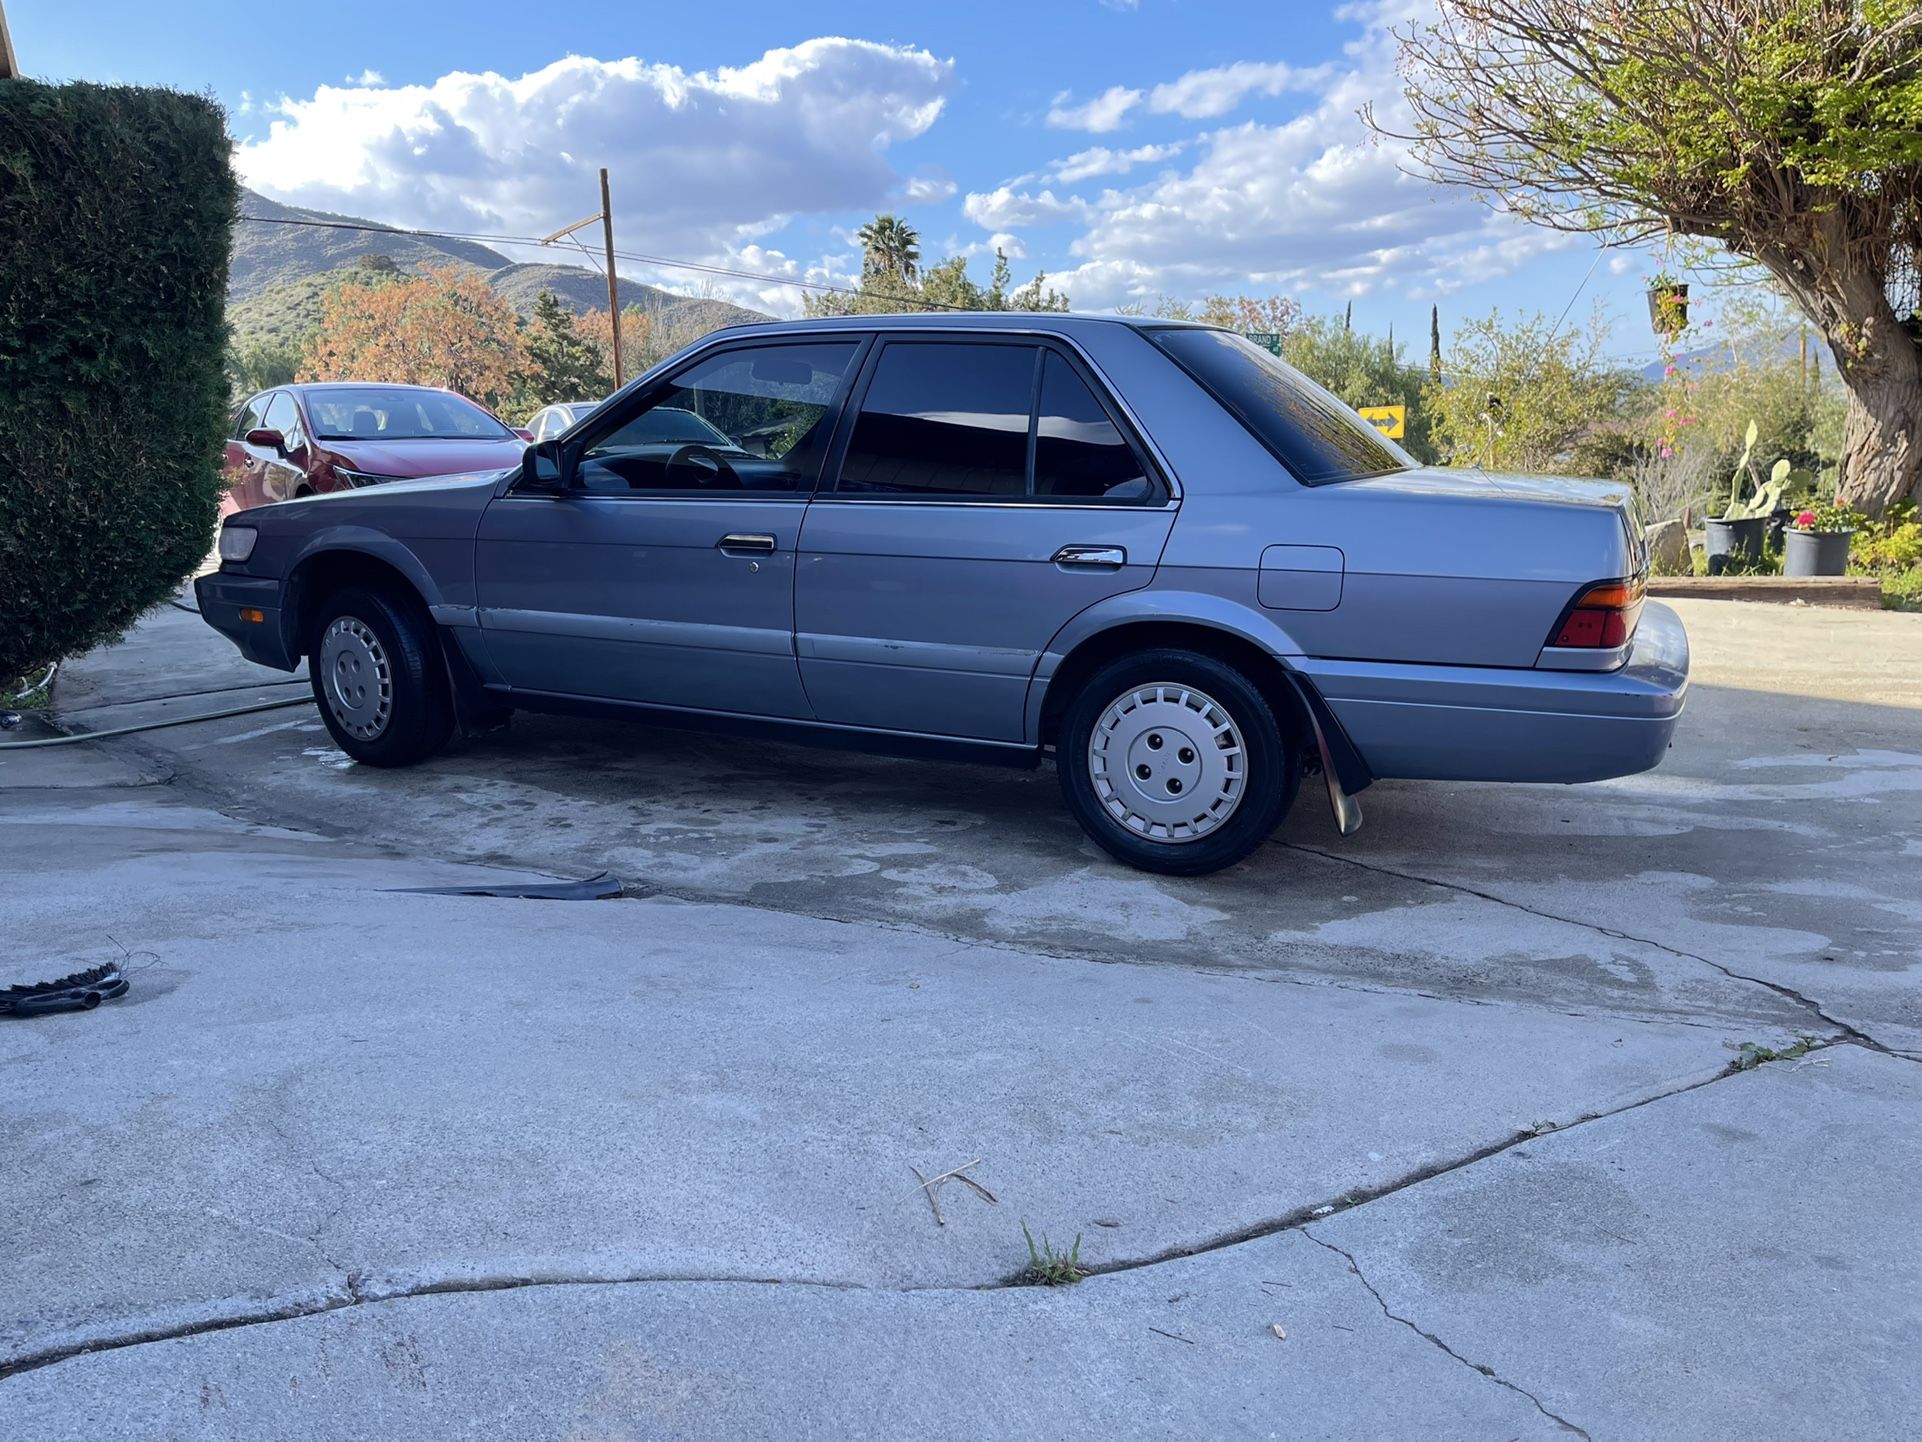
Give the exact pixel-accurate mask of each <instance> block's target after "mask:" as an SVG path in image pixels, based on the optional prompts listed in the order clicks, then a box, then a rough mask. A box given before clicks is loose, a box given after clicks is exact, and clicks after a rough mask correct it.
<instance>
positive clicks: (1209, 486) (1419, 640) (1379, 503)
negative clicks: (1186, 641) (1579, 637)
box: [1050, 326, 1637, 666]
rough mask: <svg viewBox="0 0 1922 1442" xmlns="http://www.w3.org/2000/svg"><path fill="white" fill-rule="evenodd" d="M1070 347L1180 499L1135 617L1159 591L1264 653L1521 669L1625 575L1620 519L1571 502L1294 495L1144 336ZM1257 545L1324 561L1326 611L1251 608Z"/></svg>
mask: <svg viewBox="0 0 1922 1442" xmlns="http://www.w3.org/2000/svg"><path fill="white" fill-rule="evenodd" d="M1084 343H1085V344H1086V346H1087V348H1088V350H1089V351H1090V353H1091V354H1092V355H1093V356H1094V358H1095V360H1096V362H1097V363H1098V364H1099V365H1100V366H1101V368H1102V370H1103V371H1104V372H1105V373H1106V374H1107V376H1108V378H1109V379H1110V380H1111V381H1112V382H1113V383H1114V384H1115V385H1116V386H1117V387H1118V388H1119V389H1120V390H1121V392H1122V395H1123V398H1124V399H1125V401H1126V402H1127V404H1128V406H1129V408H1130V409H1131V410H1132V411H1133V413H1134V414H1135V416H1136V418H1137V419H1138V420H1139V422H1140V424H1141V426H1142V427H1143V429H1144V430H1146V432H1147V433H1148V435H1149V436H1150V437H1151V438H1152V440H1153V443H1154V445H1155V446H1156V448H1157V449H1158V450H1159V451H1160V453H1161V456H1162V459H1163V460H1164V461H1165V462H1166V464H1167V465H1168V467H1169V468H1170V470H1171V471H1172V472H1173V473H1174V476H1175V478H1176V481H1177V483H1178V484H1179V486H1180V489H1181V493H1182V497H1181V510H1180V515H1179V517H1178V519H1177V520H1176V522H1175V527H1174V532H1173V534H1172V535H1171V536H1170V537H1169V540H1168V545H1167V548H1166V549H1165V550H1164V551H1163V553H1162V558H1161V567H1160V569H1159V570H1158V571H1157V573H1156V575H1155V580H1154V584H1153V586H1152V587H1151V588H1150V591H1149V592H1148V593H1147V594H1146V595H1145V596H1143V597H1142V598H1141V602H1140V603H1139V604H1146V605H1148V606H1149V608H1150V609H1157V610H1158V609H1161V608H1159V607H1154V606H1153V605H1152V602H1153V598H1154V597H1155V596H1156V595H1157V594H1160V593H1164V592H1174V593H1184V594H1186V593H1203V594H1207V595H1211V596H1215V597H1219V598H1221V599H1222V600H1223V601H1225V602H1228V603H1230V605H1231V606H1232V608H1233V609H1234V610H1235V611H1236V612H1237V613H1239V614H1240V615H1243V616H1248V615H1253V616H1256V617H1259V618H1261V621H1260V623H1257V624H1255V625H1254V626H1252V627H1251V628H1248V629H1252V630H1254V631H1256V632H1257V633H1261V634H1265V635H1267V636H1268V637H1269V641H1270V644H1271V645H1272V646H1274V647H1275V649H1277V650H1278V652H1279V653H1280V654H1290V653H1293V654H1302V655H1312V656H1326V657H1341V658H1352V659H1358V660H1382V661H1396V662H1417V663H1429V664H1443V665H1464V666H1533V665H1534V664H1535V661H1536V659H1537V657H1538V656H1539V654H1540V651H1541V648H1542V646H1543V644H1544V642H1545V641H1546V640H1547V638H1548V633H1549V629H1550V628H1551V627H1552V626H1553V625H1554V624H1555V622H1556V620H1557V619H1558V618H1559V617H1560V615H1561V613H1562V610H1563V608H1564V607H1565V606H1566V605H1567V604H1568V602H1569V600H1570V599H1571V597H1572V596H1573V595H1574V594H1575V591H1576V590H1577V589H1578V588H1579V587H1581V586H1582V585H1584V584H1586V583H1588V582H1592V581H1599V580H1605V579H1608V578H1611V577H1615V576H1622V575H1626V574H1630V573H1631V572H1633V571H1634V569H1635V568H1636V564H1637V562H1636V559H1635V557H1634V556H1633V555H1632V553H1631V548H1630V541H1629V538H1628V535H1627V532H1626V530H1625V528H1624V527H1623V525H1622V523H1621V519H1620V516H1619V515H1618V514H1617V513H1616V512H1615V511H1613V510H1612V509H1610V508H1608V507H1606V506H1597V505H1594V504H1584V503H1583V502H1582V501H1581V500H1580V499H1578V497H1577V496H1576V495H1574V494H1571V495H1570V497H1569V498H1568V499H1567V500H1565V501H1556V500H1553V499H1544V498H1543V497H1541V496H1540V495H1533V496H1527V497H1523V496H1515V495H1509V494H1507V493H1505V492H1504V491H1503V489H1502V487H1501V486H1500V485H1499V484H1498V483H1496V482H1495V481H1493V480H1489V479H1484V478H1482V477H1481V476H1480V475H1479V474H1478V473H1476V472H1471V471H1462V472H1437V471H1433V470H1429V471H1422V472H1415V473H1410V474H1409V475H1407V476H1403V477H1396V476H1386V477H1379V478H1374V479H1368V480H1361V481H1349V482H1342V483H1338V484H1334V485H1325V486H1303V485H1300V484H1299V483H1297V482H1296V481H1295V480H1294V478H1293V477H1291V476H1290V475H1289V474H1288V472H1287V470H1286V469H1285V468H1284V467H1283V466H1282V465H1281V463H1280V462H1279V461H1277V460H1276V459H1275V457H1274V455H1273V454H1272V453H1271V452H1270V451H1269V450H1268V449H1267V448H1266V447H1265V446H1263V445H1262V444H1261V443H1260V442H1259V441H1257V440H1256V439H1255V438H1254V437H1253V436H1252V435H1250V434H1249V433H1248V431H1247V430H1246V429H1245V428H1244V427H1243V426H1242V425H1241V424H1240V422H1238V421H1237V420H1235V418H1234V417H1233V416H1232V415H1230V414H1229V413H1228V412H1226V411H1224V410H1223V409H1222V408H1221V407H1220V405H1219V404H1218V403H1217V402H1216V401H1215V399H1214V398H1213V397H1212V396H1210V395H1209V394H1208V393H1207V392H1206V391H1205V390H1203V389H1202V388H1201V387H1200V386H1199V385H1197V384H1196V383H1195V381H1194V380H1193V379H1192V378H1191V377H1189V375H1188V374H1187V373H1186V372H1185V371H1183V370H1182V369H1181V368H1180V367H1179V366H1177V365H1175V364H1174V362H1172V361H1171V360H1169V359H1168V358H1167V356H1165V355H1164V354H1162V352H1161V351H1160V350H1159V349H1157V348H1156V347H1155V345H1154V343H1153V342H1152V341H1150V340H1148V339H1147V338H1146V337H1144V336H1142V335H1140V334H1138V333H1137V332H1135V331H1133V330H1132V329H1127V328H1123V327H1118V326H1117V327H1112V328H1103V330H1102V332H1101V333H1099V334H1094V335H1090V336H1089V337H1087V338H1086V340H1085V342H1084ZM1270 546H1303V547H1325V548H1332V549H1334V550H1336V551H1339V552H1340V555H1341V569H1342V575H1341V584H1340V587H1339V591H1338V596H1339V600H1338V603H1337V604H1335V605H1334V606H1333V607H1332V608H1325V609H1324V608H1323V607H1326V599H1327V595H1328V592H1329V588H1328V587H1327V586H1325V585H1321V584H1317V585H1316V586H1315V587H1313V588H1312V593H1313V594H1314V595H1315V596H1316V598H1317V599H1316V601H1315V602H1314V604H1315V606H1316V607H1317V609H1295V608H1283V607H1273V606H1264V605H1262V604H1261V603H1260V601H1259V599H1258V594H1259V591H1260V587H1259V586H1258V581H1257V578H1258V576H1259V572H1260V566H1261V557H1262V552H1263V551H1264V550H1266V549H1267V548H1268V547H1270ZM1287 590H1288V588H1271V589H1270V595H1271V596H1285V595H1286V594H1287ZM1090 619H1092V618H1090ZM1264 623H1265V624H1264ZM1083 629H1085V626H1084V627H1083ZM1065 641H1066V638H1065V637H1064V639H1063V642H1061V643H1058V644H1057V645H1056V646H1055V647H1052V648H1050V649H1051V650H1056V651H1060V650H1065V649H1066V644H1065Z"/></svg>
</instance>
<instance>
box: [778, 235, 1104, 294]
mask: <svg viewBox="0 0 1922 1442" xmlns="http://www.w3.org/2000/svg"><path fill="white" fill-rule="evenodd" d="M881 218H882V219H884V220H885V219H888V218H889V217H886V216H883V217H881ZM910 233H912V232H910ZM1012 280H1013V274H1012V267H1011V266H1009V264H1008V257H1007V255H1006V254H1005V253H1004V252H1003V251H1000V250H996V251H995V253H994V273H993V277H992V279H991V280H990V281H989V283H988V288H987V289H986V290H983V289H982V288H981V287H980V286H979V285H978V284H976V283H975V281H974V279H973V278H972V277H971V276H970V275H969V274H968V260H967V257H966V256H961V255H954V256H949V257H948V258H947V259H946V260H944V261H942V262H941V263H940V264H939V265H937V266H934V267H932V268H931V269H928V270H925V271H922V272H921V273H920V275H919V277H918V278H916V279H912V280H904V279H902V278H901V276H900V275H898V274H896V273H894V272H891V271H868V272H866V273H864V274H863V275H862V277H861V285H860V288H859V289H858V290H857V291H855V292H854V293H853V294H851V295H850V294H846V293H840V292H828V293H824V294H820V295H811V296H809V297H808V298H807V300H806V301H805V302H804V303H803V305H804V308H805V310H806V312H807V314H809V315H898V314H903V313H913V312H917V311H930V310H986V311H1017V310H1026V311H1065V310H1066V309H1067V308H1068V298H1067V297H1066V296H1065V295H1062V294H1061V293H1060V292H1059V291H1057V290H1055V289H1054V287H1052V286H1050V285H1048V284H1047V274H1046V272H1042V273H1039V274H1037V275H1036V276H1035V278H1034V279H1033V280H1031V281H1029V282H1028V283H1027V284H1026V285H1024V286H1022V287H1021V289H1019V290H1017V291H1014V292H1012V293H1010V292H1009V290H1008V286H1009V284H1010V283H1011V282H1012Z"/></svg>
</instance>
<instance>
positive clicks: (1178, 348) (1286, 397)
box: [1146, 326, 1415, 486]
mask: <svg viewBox="0 0 1922 1442" xmlns="http://www.w3.org/2000/svg"><path fill="white" fill-rule="evenodd" d="M1146 334H1147V336H1148V338H1149V339H1150V340H1152V341H1153V342H1154V343H1155V344H1156V345H1158V346H1160V347H1161V349H1162V350H1163V351H1165V352H1167V354H1168V355H1169V356H1171V357H1173V359H1174V361H1175V363H1176V364H1178V365H1179V366H1180V367H1181V368H1182V369H1183V370H1185V371H1187V372H1188V374H1189V375H1191V376H1193V377H1194V378H1195V380H1196V381H1197V382H1199V383H1200V385H1201V387H1202V388H1203V389H1204V390H1206V391H1207V392H1208V393H1209V394H1210V395H1212V396H1213V397H1214V398H1215V399H1216V400H1217V401H1219V402H1220V403H1221V405H1222V407H1223V408H1224V409H1225V410H1227V411H1229V412H1230V413H1232V414H1233V415H1234V417H1235V419H1236V420H1238V421H1240V422H1241V423H1242V424H1243V425H1244V426H1246V427H1247V428H1248V430H1249V431H1250V432H1252V433H1253V435H1254V437H1255V439H1257V440H1258V441H1260V442H1261V443H1262V444H1263V445H1265V446H1267V447H1268V449H1269V450H1271V451H1273V452H1274V454H1275V458H1276V459H1277V460H1279V461H1280V462H1281V463H1282V464H1283V465H1284V466H1286V467H1287V468H1288V472H1289V474H1290V475H1292V476H1293V477H1294V478H1295V479H1296V480H1298V481H1300V482H1301V483H1302V484H1303V485H1307V486H1322V485H1327V484H1329V483H1330V482H1333V481H1352V480H1357V479H1359V478H1360V477H1362V476H1380V475H1386V474H1388V473H1390V472H1392V471H1405V470H1408V469H1410V468H1411V467H1413V466H1414V464H1415V461H1414V460H1413V458H1412V457H1410V456H1409V454H1408V453H1407V452H1406V451H1404V450H1403V449H1402V448H1401V447H1400V446H1398V445H1396V444H1395V443H1394V442H1393V441H1391V440H1389V439H1387V438H1386V437H1385V436H1383V435H1382V433H1381V432H1380V431H1378V430H1376V429H1375V428H1374V427H1373V426H1371V425H1369V424H1368V422H1366V421H1364V420H1363V419H1362V418H1361V417H1360V416H1358V415H1356V414H1355V412H1354V411H1352V410H1350V409H1349V408H1348V407H1347V406H1345V405H1343V404H1342V403H1341V402H1340V401H1339V400H1337V399H1336V398H1335V397H1334V396H1332V395H1330V394H1329V393H1328V392H1327V391H1325V390H1323V389H1322V388H1321V387H1320V386H1318V385H1316V384H1315V383H1314V382H1313V381H1311V380H1309V379H1308V377H1307V376H1305V375H1303V374H1302V373H1301V372H1300V371H1298V370H1296V369H1295V368H1294V367H1293V366H1291V365H1289V364H1287V363H1286V362H1284V361H1282V360H1280V359H1279V358H1278V357H1276V356H1274V355H1272V354H1270V353H1269V352H1268V351H1265V350H1263V349H1262V348H1261V347H1259V346H1257V345H1255V344H1253V343H1252V342H1250V341H1248V340H1245V339H1243V338H1242V337H1241V336H1238V335H1234V334H1231V333H1230V332H1228V331H1225V330H1212V329H1207V328H1204V327H1200V326H1195V327H1187V326H1181V327H1175V326H1170V327H1167V328H1165V329H1151V330H1148V331H1147V332H1146Z"/></svg>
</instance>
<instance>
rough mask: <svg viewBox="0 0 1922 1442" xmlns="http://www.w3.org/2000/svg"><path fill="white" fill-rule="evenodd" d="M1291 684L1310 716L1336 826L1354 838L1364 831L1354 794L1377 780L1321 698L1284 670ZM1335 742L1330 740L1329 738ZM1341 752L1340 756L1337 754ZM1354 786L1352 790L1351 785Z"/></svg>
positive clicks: (1304, 683)
mask: <svg viewBox="0 0 1922 1442" xmlns="http://www.w3.org/2000/svg"><path fill="white" fill-rule="evenodd" d="M1283 674H1284V675H1285V676H1287V678H1288V684H1289V685H1290V686H1292V687H1294V688H1295V695H1296V696H1297V697H1299V698H1300V700H1301V709H1302V711H1303V712H1304V713H1305V714H1306V715H1307V717H1308V725H1309V729H1311V730H1312V731H1313V732H1314V733H1315V750H1316V752H1317V754H1318V755H1319V756H1320V758H1321V779H1322V780H1323V781H1324V782H1326V783H1327V786H1328V809H1329V811H1330V812H1331V813H1332V814H1333V815H1334V818H1335V826H1336V828H1337V829H1338V830H1339V831H1340V832H1341V834H1342V835H1343V836H1353V835H1354V834H1355V833H1356V832H1357V831H1359V830H1361V803H1360V802H1359V801H1357V800H1355V797H1354V792H1355V791H1359V790H1361V789H1362V788H1363V787H1364V786H1366V785H1368V783H1369V782H1370V781H1372V780H1373V779H1374V778H1373V777H1371V776H1369V775H1368V771H1367V767H1366V766H1365V765H1364V764H1363V763H1362V759H1361V757H1360V755H1359V754H1358V753H1357V752H1356V751H1355V748H1354V744H1353V743H1352V742H1350V741H1349V739H1348V738H1347V737H1346V736H1345V735H1343V734H1342V732H1341V727H1340V723H1339V722H1337V721H1336V720H1335V718H1334V717H1333V716H1332V715H1326V714H1325V709H1326V708H1325V707H1324V705H1323V703H1322V700H1321V697H1319V696H1317V695H1316V694H1315V692H1314V688H1313V687H1311V686H1309V685H1308V684H1307V683H1306V682H1305V681H1303V680H1302V679H1301V678H1300V677H1299V676H1297V675H1296V674H1295V673H1294V672H1293V671H1288V670H1284V671H1283ZM1331 734H1332V735H1333V737H1334V743H1333V744H1332V745H1331V744H1330V741H1329V737H1330V735H1331ZM1338 749H1339V754H1337V751H1338ZM1350 785H1352V786H1353V788H1354V789H1353V791H1351V790H1350V789H1349V786H1350Z"/></svg>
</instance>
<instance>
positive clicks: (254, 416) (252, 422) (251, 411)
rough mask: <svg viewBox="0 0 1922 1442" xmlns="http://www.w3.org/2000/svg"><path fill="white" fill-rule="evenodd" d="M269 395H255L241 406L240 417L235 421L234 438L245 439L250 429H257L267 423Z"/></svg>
mask: <svg viewBox="0 0 1922 1442" xmlns="http://www.w3.org/2000/svg"><path fill="white" fill-rule="evenodd" d="M266 407H267V397H265V396H255V397H254V398H253V399H252V400H250V401H248V402H247V404H246V405H244V406H242V407H241V408H240V418H239V419H238V420H236V421H235V422H234V439H235V440H237V441H243V440H245V439H246V438H247V432H248V431H257V430H259V429H260V428H261V427H262V426H264V425H266V424H267V419H266Z"/></svg>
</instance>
